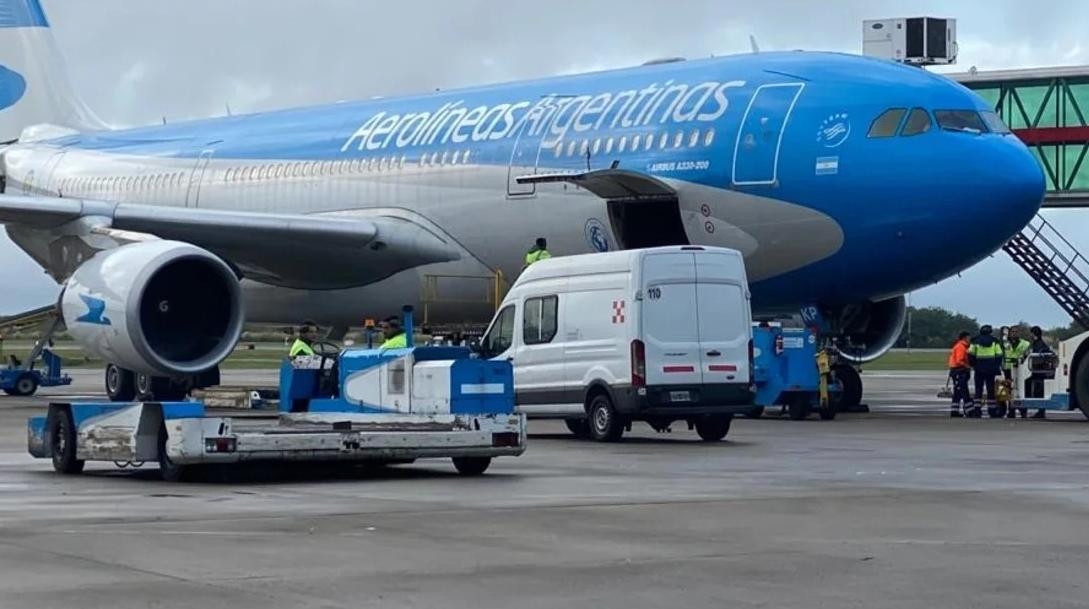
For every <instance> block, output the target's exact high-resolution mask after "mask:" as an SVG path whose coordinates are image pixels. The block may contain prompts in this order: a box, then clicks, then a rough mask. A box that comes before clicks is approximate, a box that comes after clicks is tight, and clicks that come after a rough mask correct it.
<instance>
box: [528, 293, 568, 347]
mask: <svg viewBox="0 0 1089 609" xmlns="http://www.w3.org/2000/svg"><path fill="white" fill-rule="evenodd" d="M558 303H559V299H558V298H557V297H556V296H546V297H544V298H529V299H527V300H526V304H525V307H524V311H523V314H522V342H523V343H525V344H527V345H539V344H542V343H548V342H552V339H553V338H555V336H556V309H557V304H558Z"/></svg>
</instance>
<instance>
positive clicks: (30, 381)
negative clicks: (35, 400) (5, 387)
mask: <svg viewBox="0 0 1089 609" xmlns="http://www.w3.org/2000/svg"><path fill="white" fill-rule="evenodd" d="M37 390H38V379H36V378H35V377H34V375H33V374H30V373H29V372H28V373H25V374H21V375H19V378H17V379H15V384H14V385H13V386H12V388H11V395H17V396H20V397H25V396H28V395H34V392H35V391H37Z"/></svg>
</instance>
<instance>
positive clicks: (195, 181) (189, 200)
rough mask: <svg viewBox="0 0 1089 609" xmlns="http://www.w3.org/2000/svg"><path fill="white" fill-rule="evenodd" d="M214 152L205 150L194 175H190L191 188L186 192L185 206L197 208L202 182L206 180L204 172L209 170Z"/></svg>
mask: <svg viewBox="0 0 1089 609" xmlns="http://www.w3.org/2000/svg"><path fill="white" fill-rule="evenodd" d="M214 153H215V151H214V150H203V151H201V153H200V156H199V157H197V162H196V163H195V164H194V165H193V173H191V174H189V187H188V188H186V190H185V206H186V207H196V206H197V201H198V200H199V198H200V182H201V180H203V179H204V171H205V170H206V169H207V168H208V162H209V161H210V160H211V159H212V154H214Z"/></svg>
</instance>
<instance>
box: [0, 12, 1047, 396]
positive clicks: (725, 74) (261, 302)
mask: <svg viewBox="0 0 1089 609" xmlns="http://www.w3.org/2000/svg"><path fill="white" fill-rule="evenodd" d="M0 66H2V67H0V104H2V105H3V107H4V109H3V110H0V139H2V140H3V141H6V142H8V143H7V145H6V147H5V148H4V149H3V151H2V153H0V154H2V159H3V175H4V178H5V180H6V191H5V192H6V194H4V195H2V196H0V222H3V223H5V224H6V227H7V231H8V234H9V235H10V236H11V238H12V239H13V240H14V241H15V242H16V243H17V244H19V246H20V247H22V248H23V249H24V250H25V251H27V252H28V253H29V254H30V255H31V256H32V257H33V258H34V259H35V260H36V261H37V262H38V263H39V264H41V266H42V267H43V268H45V269H46V270H47V271H48V272H49V273H50V274H51V275H52V276H53V277H55V278H56V279H57V280H58V282H64V284H65V289H64V294H63V296H62V298H61V307H62V309H63V312H64V317H65V319H66V321H67V325H68V328H69V331H70V332H71V333H73V334H74V335H75V336H76V337H77V338H79V339H80V340H82V341H83V342H84V343H85V344H86V345H87V346H88V348H89V349H90V350H91V351H93V352H95V353H97V354H99V355H100V356H102V357H103V358H105V359H106V360H107V361H110V362H112V365H111V366H110V368H109V370H108V373H107V385H108V388H109V390H110V393H111V395H115V396H116V395H121V396H122V397H124V395H125V394H127V393H130V390H129V386H130V384H131V383H130V379H131V378H132V375H131V374H130V373H129V371H135V372H136V373H138V374H137V378H138V380H139V381H140V387H141V389H140V390H141V391H142V392H144V393H147V392H149V391H152V389H154V387H152V386H153V385H155V383H159V384H158V385H156V386H158V387H160V388H162V387H166V386H167V385H166V384H165V383H166V381H165V380H163V379H167V378H175V379H178V378H182V377H186V376H190V375H197V374H198V373H201V371H204V370H207V369H214V367H215V366H216V365H217V364H218V362H219V361H221V359H222V358H223V357H225V356H226V355H227V354H228V353H229V352H230V350H231V349H232V348H233V347H234V345H235V342H236V340H237V337H238V333H239V331H240V328H241V324H242V319H243V316H245V318H246V319H248V320H249V321H254V322H262V321H270V322H284V321H291V320H301V319H305V318H312V319H314V320H316V321H318V322H320V323H324V324H331V325H334V326H347V325H358V324H359V323H360V321H361V320H362V319H363V318H364V317H365V316H374V315H380V314H387V313H392V312H394V311H396V310H398V308H399V307H400V306H401V305H403V304H405V303H417V304H419V302H420V300H421V294H422V288H425V287H426V288H427V290H426V291H427V292H428V293H431V292H434V291H436V290H437V291H438V292H439V293H440V294H439V295H438V296H439V297H438V298H437V299H436V298H429V300H437V302H434V303H429V305H428V309H429V312H428V313H429V316H430V318H431V320H432V321H440V320H442V319H448V320H463V319H466V318H467V317H477V318H479V319H480V320H483V319H486V317H487V316H488V315H489V313H490V309H489V308H488V307H487V305H485V304H475V305H474V304H471V303H469V302H466V301H472V300H473V299H474V298H475V299H477V300H480V301H483V300H485V298H484V294H485V293H486V290H487V287H486V286H485V285H484V283H483V282H477V281H474V280H470V279H457V278H456V277H454V276H472V277H489V276H493V275H495V274H497V273H502V275H503V276H504V277H506V278H513V277H515V276H516V275H517V274H518V272H519V270H520V268H521V266H522V264H523V257H524V255H525V250H526V249H527V247H528V246H530V245H532V244H533V242H534V239H535V238H536V237H540V236H543V237H546V238H547V239H548V242H549V246H550V249H551V251H552V253H553V254H554V255H566V254H580V253H586V252H593V251H606V250H612V249H617V248H633V247H643V246H655V245H663V244H693V245H716V246H727V247H732V248H736V249H738V250H740V251H741V252H742V253H743V254H744V256H745V261H746V264H747V267H748V273H749V277H750V280H751V291H752V303H753V307H754V309H755V311H756V313H757V314H776V313H796V312H797V311H798V310H799V309H800V308H804V309H805V310H806V311H807V312H808V313H809V314H814V313H816V314H817V316H818V317H820V318H822V320H823V323H824V324H825V326H826V329H827V330H828V331H829V332H831V333H833V334H836V335H839V336H841V339H842V343H841V344H842V345H846V346H845V347H844V349H843V351H844V353H845V355H846V356H847V357H848V358H850V359H854V360H857V361H865V360H868V359H871V358H874V357H877V356H878V355H880V354H881V353H883V352H884V351H885V350H887V349H888V348H889V347H890V346H891V345H892V343H893V342H894V341H895V339H896V337H897V336H898V334H899V332H900V329H901V326H902V324H903V320H904V311H905V307H904V298H903V294H905V293H906V292H908V291H911V290H914V289H916V288H919V287H922V286H925V285H928V284H931V283H933V282H935V281H938V280H941V279H943V278H945V277H948V276H950V275H952V274H955V273H957V272H959V271H961V270H963V269H965V268H968V267H969V266H971V265H973V264H974V263H976V262H977V261H979V260H980V259H982V258H984V257H986V256H988V255H989V254H991V253H992V252H994V251H995V250H996V249H997V248H999V247H1000V246H1001V245H1002V243H1003V242H1005V241H1006V240H1007V239H1008V238H1009V237H1010V236H1012V235H1013V234H1014V233H1015V232H1016V231H1018V230H1019V229H1021V228H1022V227H1023V226H1024V225H1025V223H1026V222H1027V221H1028V220H1029V219H1030V218H1031V217H1032V216H1033V214H1034V213H1036V211H1037V209H1038V207H1039V205H1040V203H1041V200H1042V197H1043V194H1044V180H1043V176H1042V173H1041V170H1040V168H1039V166H1038V165H1037V162H1036V161H1035V159H1034V158H1033V156H1032V155H1031V154H1030V153H1029V151H1028V150H1027V149H1026V148H1025V146H1024V145H1022V143H1021V142H1020V141H1018V139H1017V138H1016V137H1014V136H1013V135H1011V134H1010V133H1009V130H1008V129H1007V128H1006V127H1005V126H1004V125H1003V124H1002V122H1001V121H1000V120H999V118H998V117H997V116H996V115H995V114H994V113H993V112H992V111H991V109H990V108H989V107H988V105H987V103H986V102H985V101H984V100H982V99H981V98H979V97H978V96H976V95H975V94H973V93H972V92H971V91H969V90H967V89H965V88H964V87H961V86H959V85H958V84H956V83H954V82H951V81H950V80H948V79H946V78H943V77H941V76H937V75H934V74H931V73H928V72H926V71H924V70H921V69H918V68H914V67H907V66H903V65H899V64H894V63H889V62H885V61H878V60H874V59H868V58H863V57H857V56H851V55H843V54H834V53H813V52H787V53H758V54H750V55H741V56H732V57H721V58H713V59H705V60H698V61H670V62H653V63H651V64H648V65H643V66H639V67H634V68H628V69H620V70H610V71H605V72H596V73H591V74H581V75H575V76H563V77H556V78H543V79H538V80H530V81H524V82H517V83H510V84H501V85H490V86H483V87H474V88H468V89H461V90H451V91H442V92H437V93H427V94H423V95H418V96H413V97H403V98H390V99H381V100H371V101H361V102H352V103H338V104H333V105H325V106H316V107H310V108H301V109H292V110H285V111H280V112H268V113H262V114H254V115H248V116H230V117H223V118H216V119H209V120H200V121H193V122H186V123H177V124H169V125H156V126H152V127H146V128H138V129H125V130H108V129H106V128H104V126H103V125H102V124H101V123H100V122H99V121H98V120H97V119H96V118H95V117H94V115H93V114H92V113H91V112H89V111H88V110H87V109H86V108H85V107H84V106H83V104H82V103H81V102H80V101H79V99H78V98H77V97H76V96H75V95H74V94H73V92H72V90H71V87H70V86H69V85H68V81H67V79H66V76H65V73H64V71H63V67H62V66H61V65H60V60H59V57H58V55H57V52H56V50H55V48H54V44H53V41H52V39H51V34H50V30H49V24H48V22H47V20H46V17H45V15H44V13H43V12H42V9H41V7H40V6H39V4H38V2H37V0H0ZM431 296H432V297H433V296H435V294H431ZM605 313H607V312H605ZM843 374H845V375H849V374H850V371H843ZM851 385H852V387H857V391H855V392H853V393H855V394H858V395H854V396H852V397H853V399H854V400H857V399H858V397H860V393H861V385H860V383H859V381H858V379H857V375H854V377H853V378H852V379H851ZM163 391H165V390H163Z"/></svg>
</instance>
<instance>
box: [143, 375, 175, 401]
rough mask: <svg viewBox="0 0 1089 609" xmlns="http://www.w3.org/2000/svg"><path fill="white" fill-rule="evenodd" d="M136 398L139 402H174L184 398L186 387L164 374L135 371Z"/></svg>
mask: <svg viewBox="0 0 1089 609" xmlns="http://www.w3.org/2000/svg"><path fill="white" fill-rule="evenodd" d="M135 376H136V382H135V387H136V399H138V400H140V401H141V402H176V401H179V400H184V399H185V395H186V394H187V393H188V392H187V391H186V389H185V388H184V387H182V386H180V385H178V384H177V383H175V382H173V381H171V380H170V379H169V378H167V377H165V376H151V375H149V374H144V373H142V372H137V373H136V375H135Z"/></svg>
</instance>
